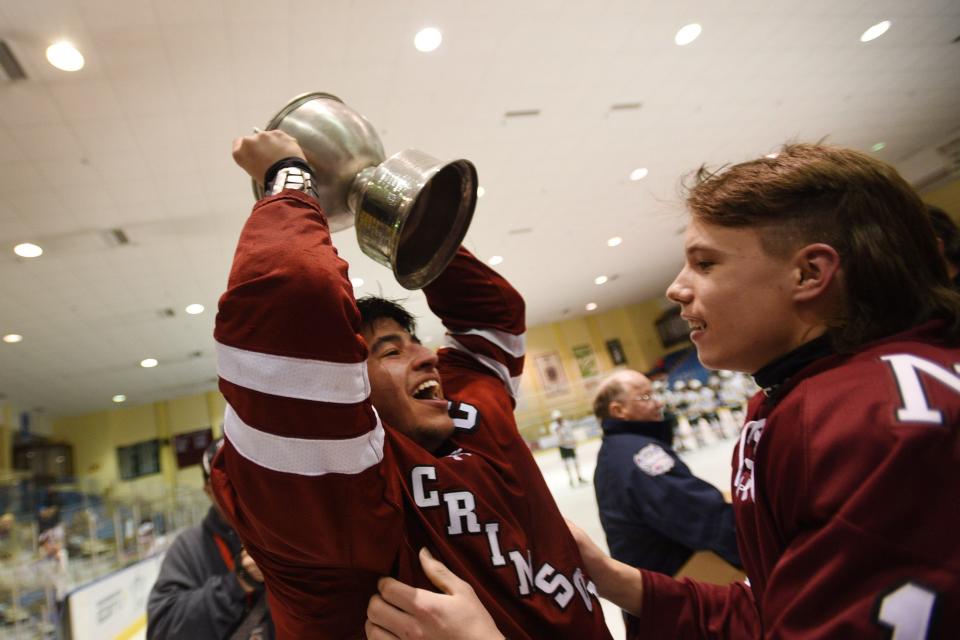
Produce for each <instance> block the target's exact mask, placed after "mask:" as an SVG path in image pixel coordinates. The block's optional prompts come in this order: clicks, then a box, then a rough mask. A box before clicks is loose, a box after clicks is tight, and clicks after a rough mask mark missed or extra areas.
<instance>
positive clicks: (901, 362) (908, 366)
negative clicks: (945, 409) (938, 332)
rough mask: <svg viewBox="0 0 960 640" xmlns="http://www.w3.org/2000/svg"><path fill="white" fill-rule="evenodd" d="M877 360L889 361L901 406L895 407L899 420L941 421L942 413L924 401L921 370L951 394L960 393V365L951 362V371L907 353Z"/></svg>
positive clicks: (925, 398) (934, 422)
mask: <svg viewBox="0 0 960 640" xmlns="http://www.w3.org/2000/svg"><path fill="white" fill-rule="evenodd" d="M880 359H881V360H885V361H886V362H889V363H890V368H891V369H892V370H893V377H894V378H895V379H896V381H897V386H898V387H899V388H900V398H901V399H902V400H903V406H902V407H900V408H899V409H897V419H898V420H900V421H901V422H927V423H930V424H943V413H941V412H940V411H939V410H937V409H935V408H933V407H931V406H930V403H929V402H927V394H926V392H925V391H924V388H923V383H922V382H921V381H920V372H921V371H922V372H923V373H925V374H927V375H928V376H930V377H931V378H934V379H936V380H938V381H939V382H941V383H943V384H945V385H946V386H948V387H950V389H951V390H953V392H954V393H960V376H958V375H957V373H960V365H956V364H955V365H953V369H954V371H949V370H947V369H944V368H943V367H941V366H940V365H939V364H937V363H935V362H930V361H929V360H924V359H923V358H920V357H918V356H914V355H910V354H907V353H898V354H895V355H890V356H882V357H881V358H880Z"/></svg>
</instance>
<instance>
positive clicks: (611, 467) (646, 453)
mask: <svg viewBox="0 0 960 640" xmlns="http://www.w3.org/2000/svg"><path fill="white" fill-rule="evenodd" d="M602 427H603V443H602V444H601V445H600V452H599V453H598V454H597V468H596V472H595V473H594V489H595V491H596V494H597V506H598V507H599V511H600V523H601V524H602V525H603V530H604V532H605V533H606V536H607V546H608V547H609V548H610V555H611V556H613V557H614V558H616V559H617V560H620V561H621V562H625V563H627V564H629V565H632V566H634V567H640V568H643V569H650V570H652V571H658V572H660V573H665V574H667V575H673V574H675V573H676V572H677V571H678V570H679V569H680V567H682V566H683V564H684V563H685V562H686V561H687V560H688V559H689V558H690V556H691V555H692V554H693V552H694V551H699V550H706V549H709V550H710V551H713V552H715V553H717V554H718V555H720V556H721V557H722V558H723V559H724V560H726V561H727V562H729V563H731V564H734V565H736V566H740V554H739V553H738V551H737V540H736V533H735V531H734V526H733V509H732V507H731V505H729V504H728V503H727V502H726V501H724V499H723V495H722V494H721V493H720V492H719V491H718V490H717V489H716V487H714V486H713V485H711V484H709V483H707V482H704V481H703V480H701V479H699V478H697V477H696V476H694V475H693V474H692V473H690V469H688V468H687V465H685V464H684V463H683V461H682V460H680V458H679V457H678V456H677V454H676V453H674V451H673V449H672V448H671V447H670V444H671V441H672V439H673V433H672V427H671V425H670V423H668V422H633V421H624V420H614V419H611V418H607V419H604V420H603V423H602Z"/></svg>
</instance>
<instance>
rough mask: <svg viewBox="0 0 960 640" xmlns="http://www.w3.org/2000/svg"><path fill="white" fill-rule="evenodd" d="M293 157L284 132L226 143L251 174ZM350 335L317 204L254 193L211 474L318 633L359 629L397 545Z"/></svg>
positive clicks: (222, 329) (378, 442) (272, 575)
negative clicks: (221, 438)
mask: <svg viewBox="0 0 960 640" xmlns="http://www.w3.org/2000/svg"><path fill="white" fill-rule="evenodd" d="M291 156H293V157H300V158H302V157H303V154H302V152H301V151H300V149H299V147H298V146H297V145H296V142H295V141H293V139H292V138H290V137H289V136H286V134H283V133H282V132H279V131H269V132H264V133H259V134H256V135H254V136H249V137H247V138H242V139H240V140H238V142H237V143H236V146H235V150H234V157H235V159H236V160H237V163H238V164H240V166H241V167H243V168H244V169H245V170H247V171H248V173H250V175H251V176H253V177H254V178H255V179H258V180H263V173H258V172H265V171H266V169H267V167H270V166H271V165H272V164H273V163H274V162H276V161H277V160H280V159H282V158H287V157H291ZM358 334H359V313H358V311H357V308H356V304H355V301H354V299H353V294H352V289H351V286H350V282H349V279H348V277H347V264H346V262H344V261H343V260H341V259H340V258H339V257H338V255H337V252H336V249H335V248H334V247H333V245H332V244H331V241H330V233H329V229H328V226H327V221H326V218H325V216H324V215H323V213H322V212H321V210H320V207H319V205H318V204H317V202H316V201H315V200H314V199H313V198H311V197H309V196H308V195H305V194H304V193H301V192H298V191H294V190H289V189H288V190H283V191H281V192H280V193H278V194H277V195H274V196H271V197H267V198H264V199H263V200H261V201H260V202H259V203H257V205H256V206H255V207H254V209H253V213H252V214H251V216H250V218H249V219H248V221H247V223H246V225H245V226H244V228H243V231H242V233H241V235H240V240H239V243H238V245H237V251H236V254H235V257H234V262H233V268H232V269H231V272H230V279H229V284H228V287H227V291H226V293H224V294H223V296H222V298H221V300H220V307H219V312H218V314H217V321H216V331H215V338H216V348H217V359H218V373H219V375H220V390H221V392H222V393H223V395H224V397H225V398H226V401H227V409H226V415H225V418H224V433H225V436H226V443H225V445H224V447H223V451H222V454H221V455H220V456H218V457H217V459H216V464H215V468H214V470H213V474H212V482H213V486H214V488H215V491H216V493H217V499H218V501H219V502H220V504H221V505H222V506H223V507H224V509H225V510H226V512H227V514H228V515H229V517H230V519H231V521H232V522H233V524H234V526H235V528H236V530H237V532H238V533H239V534H240V536H241V538H242V539H243V540H244V544H245V546H246V548H247V549H248V550H249V551H250V553H251V555H252V556H253V557H254V558H255V559H256V562H257V564H258V566H259V567H260V568H261V569H262V571H263V573H264V575H265V577H266V579H267V584H268V587H269V589H270V592H271V594H272V596H273V598H274V600H275V602H276V604H277V605H278V607H279V608H280V609H281V610H283V613H284V614H285V615H281V616H280V618H281V620H280V621H278V626H282V624H283V622H282V620H283V619H296V620H298V621H299V622H300V623H302V624H303V625H304V626H306V625H307V624H308V623H310V624H312V625H313V626H314V627H315V628H316V629H317V631H316V633H317V634H318V636H317V637H320V636H321V635H322V634H323V633H327V634H329V633H334V634H336V633H340V635H342V636H344V637H345V636H346V635H347V630H351V631H350V632H351V633H352V630H353V629H361V628H362V625H363V611H364V608H365V605H366V600H367V598H368V597H369V595H370V594H371V593H373V591H374V590H375V585H376V579H377V577H378V576H380V575H383V573H385V572H388V571H389V569H390V567H391V565H392V562H393V559H394V556H395V552H396V547H397V545H398V544H399V540H398V537H397V536H396V535H395V531H396V530H397V528H398V527H399V526H400V522H401V518H400V511H399V507H398V506H397V505H396V503H395V502H394V501H392V500H391V498H390V497H389V495H388V493H389V491H390V488H389V486H388V482H389V481H388V480H387V479H386V477H385V474H384V473H383V469H382V465H383V464H384V463H383V458H384V431H383V427H382V425H381V424H380V422H379V420H378V418H377V415H376V413H375V412H374V410H373V407H372V405H371V404H370V401H369V394H370V384H369V380H368V376H367V368H366V362H365V359H366V346H365V345H364V343H363V341H362V339H361V338H360V337H359V335H358ZM374 542H375V544H374ZM331 594H336V597H335V598H331ZM321 629H325V631H321ZM337 630H339V631H337ZM286 631H287V632H288V633H289V634H293V635H296V634H297V633H301V632H300V631H295V630H294V629H292V628H288V629H287V630H286ZM293 635H291V637H293ZM296 637H307V636H303V635H296ZM338 637H340V636H338Z"/></svg>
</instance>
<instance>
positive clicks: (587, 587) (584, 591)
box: [573, 567, 600, 611]
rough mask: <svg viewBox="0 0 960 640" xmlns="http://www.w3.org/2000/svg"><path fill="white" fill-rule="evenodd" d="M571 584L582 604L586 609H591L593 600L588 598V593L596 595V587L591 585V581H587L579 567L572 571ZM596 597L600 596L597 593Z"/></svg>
mask: <svg viewBox="0 0 960 640" xmlns="http://www.w3.org/2000/svg"><path fill="white" fill-rule="evenodd" d="M573 586H574V587H576V588H577V593H579V594H580V599H581V600H583V605H584V606H585V607H586V608H587V611H593V601H592V600H590V594H591V593H592V594H594V595H597V588H596V587H595V586H593V582H590V583H587V581H586V580H585V579H584V577H583V571H581V570H580V567H577V568H576V570H575V571H574V572H573ZM597 597H598V598H599V597H600V596H598V595H597Z"/></svg>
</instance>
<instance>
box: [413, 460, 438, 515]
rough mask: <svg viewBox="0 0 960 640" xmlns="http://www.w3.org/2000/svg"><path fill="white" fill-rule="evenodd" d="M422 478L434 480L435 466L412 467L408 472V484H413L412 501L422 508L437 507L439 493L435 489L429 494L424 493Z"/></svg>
mask: <svg viewBox="0 0 960 640" xmlns="http://www.w3.org/2000/svg"><path fill="white" fill-rule="evenodd" d="M424 478H426V479H428V480H436V479H437V470H436V468H434V467H429V466H423V467H414V468H413V471H411V472H410V484H412V485H413V501H414V502H416V503H417V506H418V507H420V508H422V509H425V508H428V507H439V506H440V494H438V493H437V492H436V491H431V492H430V493H429V494H424V492H423V481H424Z"/></svg>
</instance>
